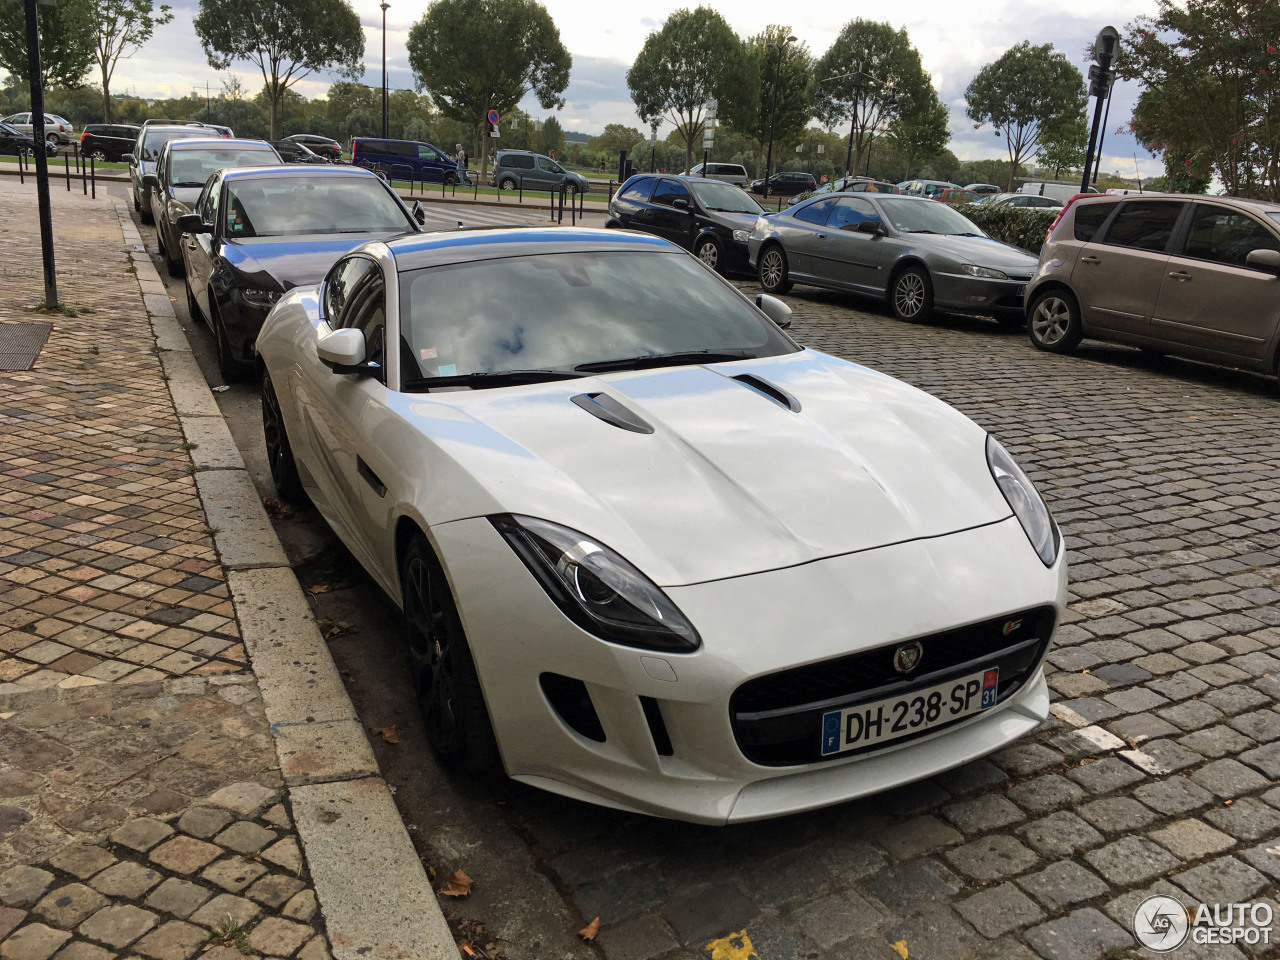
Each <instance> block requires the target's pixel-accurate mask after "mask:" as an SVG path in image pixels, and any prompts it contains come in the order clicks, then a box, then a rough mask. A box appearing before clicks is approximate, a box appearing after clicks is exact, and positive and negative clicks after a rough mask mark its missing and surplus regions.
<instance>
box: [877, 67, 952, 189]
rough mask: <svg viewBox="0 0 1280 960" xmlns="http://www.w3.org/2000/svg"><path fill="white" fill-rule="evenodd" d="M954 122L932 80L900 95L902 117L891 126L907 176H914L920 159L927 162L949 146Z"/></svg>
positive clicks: (899, 116) (899, 111)
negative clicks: (951, 122) (951, 123)
mask: <svg viewBox="0 0 1280 960" xmlns="http://www.w3.org/2000/svg"><path fill="white" fill-rule="evenodd" d="M950 121H951V114H950V112H948V110H947V108H946V105H945V104H943V102H942V101H941V100H939V99H938V92H937V91H936V90H934V89H933V84H931V83H926V84H925V85H924V86H923V87H920V88H918V89H917V90H916V91H915V92H913V93H905V94H902V95H901V96H899V97H898V117H897V118H896V119H895V120H894V121H893V123H892V124H891V125H890V127H889V135H890V136H891V137H893V139H894V141H895V142H896V144H897V147H898V149H899V150H900V151H901V152H902V158H903V161H904V162H905V164H906V167H905V169H904V170H903V176H904V177H911V176H912V175H913V172H914V170H915V165H916V163H917V161H919V162H924V163H927V162H928V161H930V160H932V159H933V158H934V157H936V156H938V154H940V153H942V151H943V150H945V149H946V148H947V144H948V143H949V142H950V140H951V128H950Z"/></svg>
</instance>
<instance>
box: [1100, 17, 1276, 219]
mask: <svg viewBox="0 0 1280 960" xmlns="http://www.w3.org/2000/svg"><path fill="white" fill-rule="evenodd" d="M1126 33H1127V36H1126V37H1125V42H1124V55H1123V56H1122V57H1121V58H1120V62H1119V67H1118V70H1119V73H1120V76H1122V77H1125V78H1128V79H1134V80H1139V81H1141V83H1142V85H1143V87H1144V89H1143V91H1142V93H1141V94H1140V95H1139V97H1138V102H1137V105H1136V106H1135V107H1134V111H1133V120H1132V129H1133V132H1134V134H1135V136H1136V137H1137V138H1138V142H1139V143H1141V144H1142V145H1143V146H1144V147H1146V148H1147V149H1149V150H1152V151H1154V152H1156V153H1162V154H1164V159H1165V168H1166V170H1167V171H1168V172H1169V176H1170V181H1171V183H1173V182H1176V183H1178V184H1179V185H1182V186H1185V185H1189V184H1191V185H1196V184H1199V183H1201V182H1204V181H1207V180H1209V179H1210V177H1211V176H1212V174H1213V173H1215V172H1216V173H1217V174H1218V176H1219V177H1220V178H1221V179H1222V183H1223V185H1224V186H1225V187H1226V188H1227V192H1228V193H1230V194H1233V195H1237V196H1251V197H1260V198H1263V199H1267V200H1272V201H1274V200H1278V199H1280V4H1277V3H1275V0H1195V2H1190V3H1173V2H1170V0H1157V4H1156V14H1155V16H1151V17H1140V18H1139V19H1138V20H1136V21H1135V22H1134V23H1132V24H1130V25H1129V27H1128V29H1127V31H1126Z"/></svg>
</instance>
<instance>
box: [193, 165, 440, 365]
mask: <svg viewBox="0 0 1280 960" xmlns="http://www.w3.org/2000/svg"><path fill="white" fill-rule="evenodd" d="M422 219H425V214H424V213H423V211H422V210H421V207H420V206H416V207H415V209H414V211H413V212H412V213H410V212H409V209H408V207H406V206H405V205H404V203H403V202H402V201H401V200H400V198H399V197H398V196H396V194H395V193H393V192H392V190H391V188H390V187H388V186H387V185H386V184H385V183H383V181H382V180H381V179H379V178H378V177H377V176H376V175H375V174H373V173H371V172H370V171H368V170H362V169H360V168H358V167H346V166H343V167H337V166H332V165H326V166H324V167H300V166H298V165H296V164H289V165H287V166H286V165H279V166H271V167H240V168H231V169H226V170H220V171H219V172H218V173H216V174H214V175H213V176H212V177H210V178H209V181H208V182H207V183H206V184H205V185H204V189H203V190H201V192H200V196H199V198H198V199H197V200H196V203H195V212H194V213H189V214H187V215H186V216H183V217H181V218H180V219H179V220H178V222H177V230H178V232H179V233H181V234H184V236H183V238H182V259H183V262H184V263H185V265H186V274H187V306H188V307H189V308H190V310H191V316H192V317H193V318H201V317H202V318H204V319H205V321H206V322H207V323H208V324H209V327H210V329H211V330H213V334H214V337H215V339H216V341H217V346H218V365H219V368H220V369H221V372H222V376H223V377H225V378H226V379H227V380H235V379H240V378H243V377H245V376H248V375H249V374H250V373H251V372H252V370H253V361H254V356H255V354H254V352H253V342H254V340H255V339H256V338H257V336H258V330H259V329H260V328H261V327H262V321H263V320H265V319H266V316H267V313H268V312H270V310H271V307H272V306H273V305H274V304H275V302H276V301H277V300H279V299H280V296H281V295H282V294H283V293H284V292H285V291H287V290H291V289H292V288H293V287H296V286H299V285H301V284H310V283H318V282H319V281H320V280H321V279H323V277H324V275H325V274H326V273H327V272H328V270H329V268H330V267H331V266H333V263H334V261H335V260H337V259H338V258H339V257H340V256H342V255H343V254H344V253H346V252H347V251H348V250H350V249H351V248H352V247H356V246H359V245H360V244H362V243H365V242H367V241H369V240H383V239H387V238H390V237H395V236H399V235H400V234H403V233H411V232H415V231H418V230H419V229H420V227H419V224H420V222H421V220H422Z"/></svg>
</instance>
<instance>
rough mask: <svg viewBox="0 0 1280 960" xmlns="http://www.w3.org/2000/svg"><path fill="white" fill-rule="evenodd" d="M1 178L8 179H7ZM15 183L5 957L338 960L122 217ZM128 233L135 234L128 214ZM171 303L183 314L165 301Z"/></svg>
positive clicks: (6, 198)
mask: <svg viewBox="0 0 1280 960" xmlns="http://www.w3.org/2000/svg"><path fill="white" fill-rule="evenodd" d="M6 181H7V178H6ZM6 181H0V208H3V209H4V211H5V218H4V220H3V222H2V223H0V287H3V289H4V296H3V298H2V299H0V332H9V331H10V330H11V325H13V324H19V323H29V322H33V321H37V322H46V323H51V324H52V330H51V333H50V336H49V339H48V342H47V343H46V344H45V346H44V348H43V350H42V351H41V353H40V355H39V357H38V358H37V359H36V361H35V364H34V366H33V367H32V369H31V370H30V371H28V372H6V373H3V374H0V377H2V378H3V379H2V382H3V384H4V402H3V405H0V450H2V451H3V452H2V454H0V531H2V532H0V958H3V960H47V958H50V957H56V958H57V960H110V958H114V957H145V958H150V960H185V958H187V957H191V956H193V955H195V954H197V953H201V952H202V951H204V952H203V954H202V955H203V956H204V957H206V958H210V960H230V958H232V957H239V956H241V955H242V953H241V950H240V948H243V949H244V950H245V951H249V952H253V953H257V954H261V955H267V956H272V957H298V958H303V960H322V958H327V957H328V956H329V952H328V948H327V946H326V942H325V938H324V935H323V932H322V931H321V930H320V927H321V919H320V916H319V914H318V912H317V909H316V899H315V894H314V891H313V890H312V888H311V885H310V882H309V877H308V873H307V868H306V865H305V863H304V861H303V858H302V854H301V851H300V847H299V843H298V840H297V836H296V832H295V830H294V827H293V824H292V820H291V817H290V813H289V810H288V808H287V804H286V803H284V802H282V800H283V798H284V790H283V781H282V779H281V775H280V771H279V768H278V763H277V760H276V755H275V750H274V746H273V742H272V739H271V737H270V735H269V730H268V727H267V722H266V720H265V717H264V713H263V708H262V702H261V697H260V693H259V690H258V686H257V683H256V681H255V679H254V677H253V675H252V673H250V672H248V670H247V669H246V666H245V656H244V650H243V647H242V646H241V644H240V642H239V634H238V631H237V626H236V622H235V619H234V611H233V609H232V606H231V602H230V600H229V598H228V591H227V586H226V577H225V575H224V573H223V570H222V568H221V566H220V565H219V562H218V558H217V556H216V554H215V552H214V549H213V544H212V541H211V540H210V537H209V531H208V530H207V529H206V526H205V524H206V521H205V516H204V512H203V510H202V508H201V504H200V500H199V498H198V496H197V493H196V488H195V484H194V481H193V476H192V466H191V458H190V455H189V453H188V447H187V446H186V445H185V444H184V442H183V434H182V432H181V429H180V427H179V424H178V421H177V419H176V417H175V414H174V407H173V404H172V401H171V400H170V397H169V393H168V389H167V387H166V384H165V382H164V379H163V375H162V373H161V367H160V363H159V360H158V358H157V356H156V355H155V353H154V352H153V349H152V348H153V346H154V338H153V336H152V332H151V327H150V325H149V323H148V322H147V314H146V311H145V309H144V307H143V300H142V296H141V293H148V294H162V293H163V288H162V287H161V288H160V289H156V290H143V291H141V292H140V290H139V282H138V281H137V280H136V279H135V277H134V273H133V267H132V264H131V261H130V247H129V246H128V245H126V244H125V242H124V239H123V235H122V230H121V217H122V215H123V213H124V210H123V207H117V206H116V205H115V204H114V203H113V202H112V201H111V200H110V199H107V198H103V199H100V200H98V201H90V200H85V199H83V198H82V197H80V196H79V195H78V194H70V195H67V194H62V193H59V191H58V190H57V189H55V190H54V192H53V200H54V222H55V234H56V237H57V257H58V268H59V269H58V283H59V291H60V294H61V299H62V301H63V303H64V304H65V305H66V307H67V308H68V309H66V310H65V311H64V312H61V313H52V314H50V313H46V312H44V311H39V310H35V309H34V308H35V307H36V306H38V305H39V303H41V302H42V301H41V298H40V293H41V290H42V283H41V276H42V274H41V265H40V250H39V243H38V237H37V234H36V233H35V230H34V227H33V226H32V225H33V224H34V223H35V221H36V211H35V193H34V190H33V189H32V188H31V185H30V184H28V185H27V186H26V187H25V188H22V187H20V186H19V185H18V184H17V182H16V181H14V182H12V183H9V182H6ZM125 219H127V218H125ZM166 299H167V298H166Z"/></svg>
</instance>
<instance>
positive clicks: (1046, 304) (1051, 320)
mask: <svg viewBox="0 0 1280 960" xmlns="http://www.w3.org/2000/svg"><path fill="white" fill-rule="evenodd" d="M1070 325H1071V311H1070V310H1069V309H1068V307H1067V304H1066V302H1065V301H1064V300H1062V299H1060V298H1059V297H1045V298H1044V299H1043V300H1041V301H1040V303H1039V304H1037V306H1036V309H1035V311H1034V312H1033V313H1032V315H1031V332H1032V333H1033V334H1035V338H1036V339H1037V340H1039V341H1040V342H1041V343H1043V344H1046V345H1048V346H1052V345H1053V344H1055V343H1060V342H1061V341H1062V339H1063V337H1065V336H1066V335H1067V329H1068V327H1069V326H1070Z"/></svg>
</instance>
